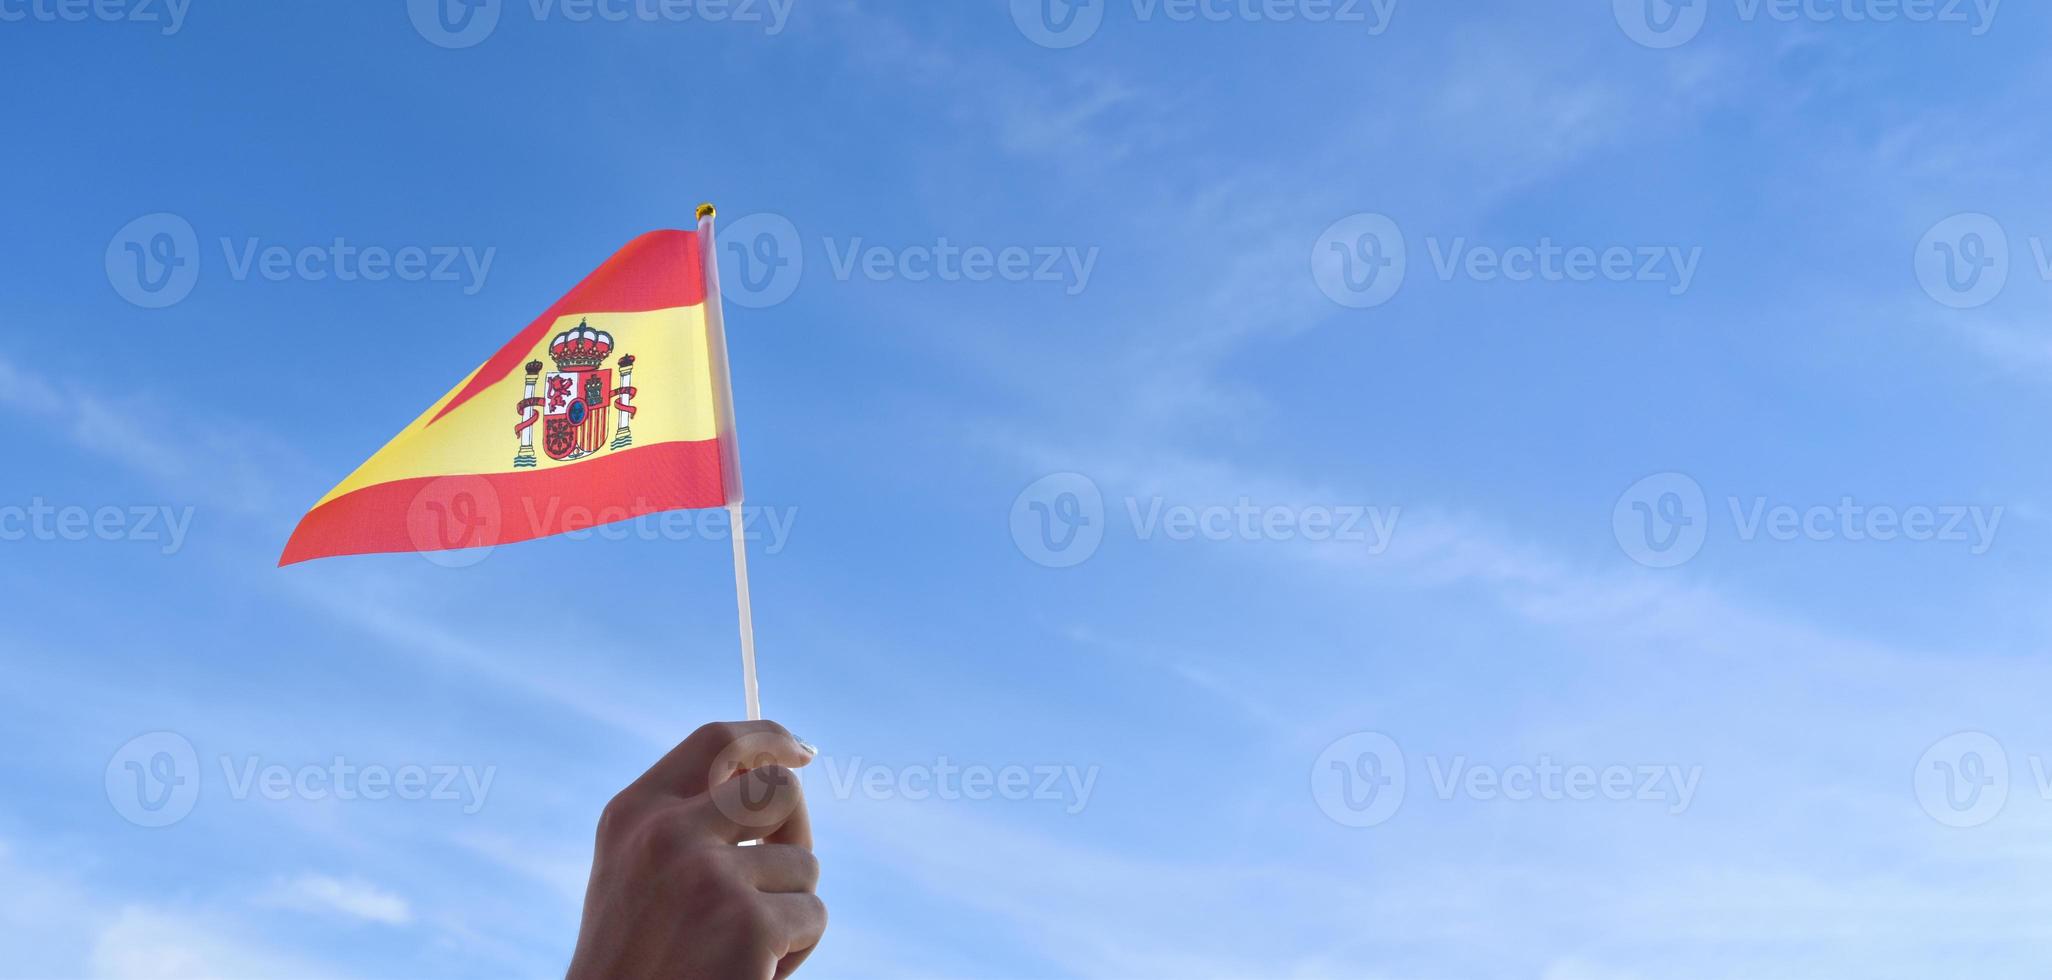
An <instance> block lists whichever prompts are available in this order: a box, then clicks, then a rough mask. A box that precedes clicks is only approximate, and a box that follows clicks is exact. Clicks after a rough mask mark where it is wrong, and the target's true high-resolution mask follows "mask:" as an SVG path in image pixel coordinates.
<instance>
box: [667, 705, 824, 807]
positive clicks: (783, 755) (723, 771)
mask: <svg viewBox="0 0 2052 980" xmlns="http://www.w3.org/2000/svg"><path fill="white" fill-rule="evenodd" d="M816 754H818V753H817V751H816V750H814V749H812V747H811V746H808V745H806V744H805V743H804V742H801V741H799V740H798V738H797V737H796V736H794V735H792V734H791V732H790V730H789V729H787V728H785V727H784V726H782V725H779V724H777V723H776V722H773V721H722V722H714V723H712V724H710V725H705V726H702V727H700V728H699V729H698V730H697V731H695V732H692V733H691V735H690V737H688V738H686V739H685V740H684V741H683V742H681V743H679V744H678V745H677V747H676V748H674V749H671V750H670V751H669V754H667V755H665V756H663V757H662V759H661V760H659V761H657V762H656V764H655V765H653V766H650V767H649V770H648V772H646V773H644V774H642V776H641V778H640V779H637V780H635V781H634V785H635V786H636V787H637V788H639V789H642V790H647V791H651V792H659V793H668V794H671V795H675V796H685V797H690V796H697V795H698V794H700V793H703V792H705V791H706V790H707V789H708V788H710V787H713V786H717V785H719V784H720V783H722V782H725V781H726V780H728V779H730V778H732V777H733V775H734V774H735V773H737V772H740V771H741V770H743V769H752V768H756V767H757V766H759V765H779V766H788V767H792V768H796V767H799V766H803V765H805V764H806V763H809V762H811V761H812V758H813V756H814V755H816ZM749 763H754V765H750V764H749Z"/></svg>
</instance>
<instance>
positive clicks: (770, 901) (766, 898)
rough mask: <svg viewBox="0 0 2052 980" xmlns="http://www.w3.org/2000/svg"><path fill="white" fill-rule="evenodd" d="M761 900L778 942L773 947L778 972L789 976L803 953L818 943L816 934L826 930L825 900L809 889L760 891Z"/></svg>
mask: <svg viewBox="0 0 2052 980" xmlns="http://www.w3.org/2000/svg"><path fill="white" fill-rule="evenodd" d="M761 900H762V902H763V903H764V908H765V910H766V911H767V912H768V915H769V919H770V922H771V928H772V935H773V936H775V937H776V940H777V942H778V944H779V946H780V948H778V949H777V950H776V951H775V952H776V954H777V976H780V977H781V976H788V975H789V974H790V971H791V970H795V969H797V968H798V963H800V962H803V961H804V959H805V954H807V953H810V952H811V951H812V948H813V947H814V946H818V945H819V937H820V936H822V935H825V934H826V927H827V910H826V903H825V902H822V901H820V900H819V896H818V895H814V894H812V893H811V892H788V893H785V894H781V895H763V896H761ZM787 963H788V964H789V965H788V967H787V966H786V964H787Z"/></svg>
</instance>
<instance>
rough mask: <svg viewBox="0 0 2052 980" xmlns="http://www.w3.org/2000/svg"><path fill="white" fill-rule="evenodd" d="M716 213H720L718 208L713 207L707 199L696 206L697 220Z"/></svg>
mask: <svg viewBox="0 0 2052 980" xmlns="http://www.w3.org/2000/svg"><path fill="white" fill-rule="evenodd" d="M718 213H720V209H719V208H716V207H713V206H712V202H711V201H707V202H705V203H704V204H701V205H699V206H698V220H700V221H704V220H705V219H707V218H710V217H712V216H713V215H715V214H718Z"/></svg>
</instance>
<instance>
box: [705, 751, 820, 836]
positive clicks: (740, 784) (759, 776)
mask: <svg viewBox="0 0 2052 980" xmlns="http://www.w3.org/2000/svg"><path fill="white" fill-rule="evenodd" d="M692 804H693V805H692V806H691V807H690V808H689V810H688V812H689V813H690V815H691V816H690V819H691V820H692V821H693V822H694V823H696V824H697V826H698V827H699V828H700V829H701V830H703V831H704V832H706V833H708V834H711V835H712V836H714V837H716V838H718V839H720V840H723V841H726V842H727V843H729V844H740V843H744V842H747V841H752V840H768V841H770V842H771V843H775V844H792V845H796V846H799V847H803V848H805V849H807V850H810V849H811V848H812V830H811V827H812V824H811V822H810V821H809V820H807V819H806V818H805V791H804V790H803V789H801V788H800V787H799V786H798V774H797V773H794V772H792V771H791V770H789V769H786V768H784V767H783V766H764V767H762V768H760V769H751V770H749V771H748V772H746V773H744V774H742V775H740V776H737V777H735V778H733V779H729V780H727V781H726V782H724V783H721V784H719V785H718V786H715V787H713V788H712V789H711V790H710V791H708V792H707V793H706V794H705V796H704V797H702V798H700V799H698V800H693V801H692ZM794 815H795V816H796V817H797V820H798V827H797V829H796V831H795V832H794V833H784V831H785V830H786V828H787V825H788V824H790V823H791V821H792V818H793V816H794Z"/></svg>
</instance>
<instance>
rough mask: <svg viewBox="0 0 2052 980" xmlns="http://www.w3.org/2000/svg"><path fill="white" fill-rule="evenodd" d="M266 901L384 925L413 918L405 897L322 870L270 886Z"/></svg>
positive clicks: (401, 923)
mask: <svg viewBox="0 0 2052 980" xmlns="http://www.w3.org/2000/svg"><path fill="white" fill-rule="evenodd" d="M270 902H271V903H272V904H275V905H279V906H282V907H285V908H292V909H299V910H302V911H308V912H325V913H337V914H340V915H343V916H347V917H349V918H352V919H361V920H363V921H365V922H376V923H380V924H382V925H388V926H403V925H406V924H408V923H410V922H412V921H413V908H412V906H411V905H410V904H409V903H408V902H407V901H406V899H405V898H403V897H401V896H399V895H396V894H393V893H392V892H388V891H385V890H384V889H381V888H379V887H377V886H376V885H373V884H371V883H370V882H367V881H364V880H362V879H360V878H350V879H346V880H345V879H341V878H334V877H330V876H328V875H322V874H304V875H300V876H299V877H297V878H294V879H292V880H291V881H288V882H282V883H280V884H279V885H278V886H277V887H276V888H275V889H273V890H272V892H271V895H270Z"/></svg>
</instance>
